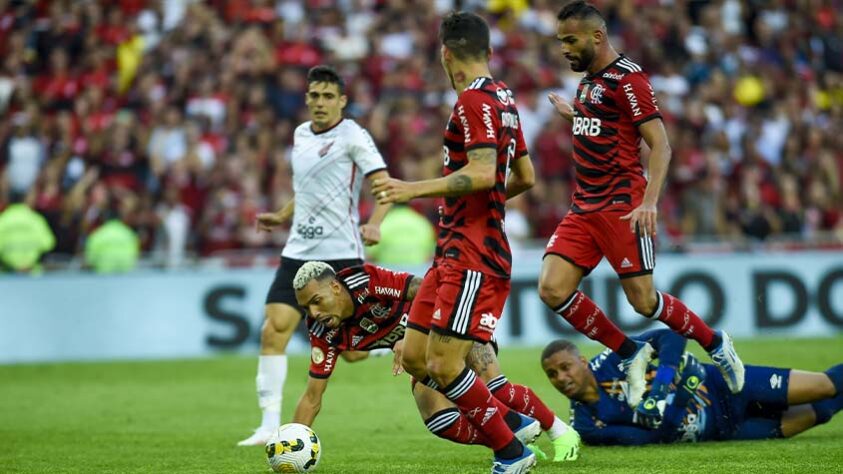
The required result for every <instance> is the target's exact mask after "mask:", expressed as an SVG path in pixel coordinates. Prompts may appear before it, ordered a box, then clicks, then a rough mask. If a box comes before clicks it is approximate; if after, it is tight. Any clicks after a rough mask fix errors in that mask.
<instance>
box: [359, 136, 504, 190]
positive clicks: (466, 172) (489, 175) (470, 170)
mask: <svg viewBox="0 0 843 474" xmlns="http://www.w3.org/2000/svg"><path fill="white" fill-rule="evenodd" d="M496 163H497V149H496V148H493V147H483V148H475V149H473V150H469V151H468V164H466V165H465V166H463V167H462V168H460V169H459V170H458V171H456V172H454V173H451V174H449V175H448V176H444V177H442V178H436V179H427V180H424V181H413V182H408V181H401V180H398V179H392V178H385V179H376V180H374V181H373V182H372V192H373V193H374V195H375V198H376V199H377V200H378V202H379V203H393V202H407V201H409V200H411V199H415V198H419V197H456V196H463V195H465V194H470V193H473V192H476V191H482V190H485V189H491V188H492V187H493V186H494V185H495V166H496Z"/></svg>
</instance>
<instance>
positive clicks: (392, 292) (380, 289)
mask: <svg viewBox="0 0 843 474" xmlns="http://www.w3.org/2000/svg"><path fill="white" fill-rule="evenodd" d="M375 294H377V295H386V296H391V297H393V298H400V297H401V290H399V289H397V288H389V287H385V286H375Z"/></svg>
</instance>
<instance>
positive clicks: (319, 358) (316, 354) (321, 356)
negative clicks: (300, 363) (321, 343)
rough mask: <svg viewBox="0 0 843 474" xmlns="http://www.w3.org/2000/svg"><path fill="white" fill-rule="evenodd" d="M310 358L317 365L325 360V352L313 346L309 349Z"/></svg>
mask: <svg viewBox="0 0 843 474" xmlns="http://www.w3.org/2000/svg"><path fill="white" fill-rule="evenodd" d="M310 360H312V361H313V363H314V364H316V365H319V364H321V363H322V362H325V353H324V352H322V349H320V348H318V347H314V348H312V349H310Z"/></svg>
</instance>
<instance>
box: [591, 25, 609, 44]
mask: <svg viewBox="0 0 843 474" xmlns="http://www.w3.org/2000/svg"><path fill="white" fill-rule="evenodd" d="M591 40H592V41H593V42H594V45H595V46H597V45H600V44H602V43H603V42H604V41H606V30H605V29H604V28H597V29H596V30H594V32H593V33H592V34H591Z"/></svg>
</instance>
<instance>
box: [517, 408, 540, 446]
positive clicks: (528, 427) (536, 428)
mask: <svg viewBox="0 0 843 474" xmlns="http://www.w3.org/2000/svg"><path fill="white" fill-rule="evenodd" d="M513 411H515V410H513ZM515 413H517V414H518V417H519V418H521V425H520V426H519V427H518V428H516V429H514V430H512V432H513V433H514V434H515V437H516V438H518V441H521V442H522V443H523V444H525V445H526V444H530V443H532V442H534V441H536V440H537V439H538V438H539V436H541V434H542V425H541V423H539V420H534V419H532V418H530V417H529V416H527V415H522V414H521V413H518V412H515Z"/></svg>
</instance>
